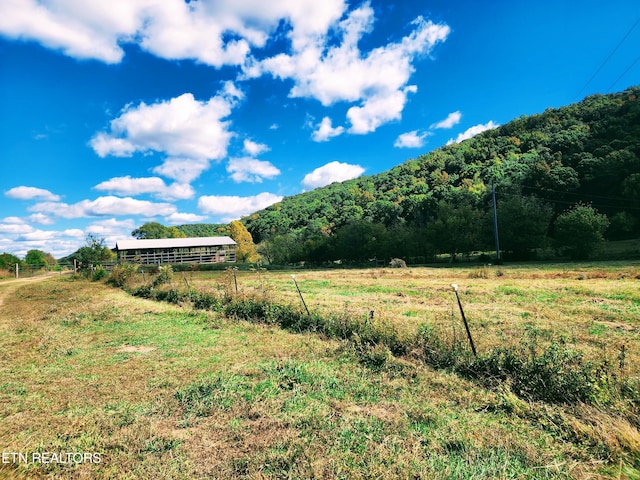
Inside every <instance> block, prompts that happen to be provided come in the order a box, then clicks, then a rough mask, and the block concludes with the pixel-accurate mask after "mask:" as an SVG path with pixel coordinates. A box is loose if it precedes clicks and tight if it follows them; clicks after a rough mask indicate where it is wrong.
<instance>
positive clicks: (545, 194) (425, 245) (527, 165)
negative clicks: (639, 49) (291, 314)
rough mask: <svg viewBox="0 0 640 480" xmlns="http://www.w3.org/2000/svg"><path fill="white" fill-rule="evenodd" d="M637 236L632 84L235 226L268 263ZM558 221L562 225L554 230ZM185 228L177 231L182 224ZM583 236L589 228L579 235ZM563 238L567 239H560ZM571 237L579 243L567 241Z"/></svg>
mask: <svg viewBox="0 0 640 480" xmlns="http://www.w3.org/2000/svg"><path fill="white" fill-rule="evenodd" d="M492 184H493V185H495V190H496V196H497V204H498V224H499V225H500V243H501V245H500V246H501V248H502V249H503V250H504V251H505V252H506V253H508V254H511V255H512V256H519V257H523V256H527V255H531V252H533V250H534V249H536V248H538V247H542V246H545V245H549V243H550V242H551V241H555V242H556V245H557V246H559V247H562V246H564V247H567V248H568V251H569V253H570V254H572V255H574V256H576V257H579V256H589V255H591V254H592V253H593V252H584V251H583V252H580V251H579V249H576V248H574V247H575V245H574V246H573V247H572V246H571V245H569V244H567V243H566V242H565V243H563V241H562V238H569V239H570V238H571V236H574V237H575V236H576V235H578V236H583V237H584V238H587V237H588V236H589V235H590V233H589V232H586V231H583V230H580V229H579V228H578V230H575V229H576V228H577V227H576V225H571V222H569V227H571V228H573V230H571V228H569V231H568V232H567V228H568V227H567V222H566V220H567V218H570V219H573V222H574V223H575V222H578V223H579V222H580V221H582V222H583V223H588V224H589V228H591V230H592V231H593V232H592V233H593V235H595V237H598V236H600V237H599V238H602V234H603V233H604V235H605V236H606V237H607V238H608V239H622V238H634V237H640V232H639V229H638V226H639V225H640V87H634V88H630V89H628V90H626V91H624V92H621V93H616V94H610V95H593V96H590V97H587V98H585V99H584V100H583V101H582V102H579V103H576V104H573V105H569V106H566V107H562V108H559V109H548V110H546V111H545V112H544V113H541V114H538V115H532V116H523V117H520V118H518V119H516V120H513V121H512V122H509V123H508V124H506V125H503V126H501V127H499V128H496V129H493V130H490V131H486V132H484V133H482V134H479V135H477V136H475V137H473V138H471V139H469V140H466V141H463V142H461V143H458V144H451V145H447V146H444V147H442V148H439V149H437V150H434V151H432V152H430V153H427V154H425V155H421V156H420V157H418V158H416V159H412V160H409V161H407V162H405V163H404V164H402V165H399V166H397V167H395V168H393V169H391V170H389V171H387V172H383V173H380V174H377V175H371V176H366V177H360V178H357V179H354V180H350V181H346V182H341V183H334V184H331V185H329V186H326V187H323V188H319V189H316V190H313V191H311V192H306V193H303V194H300V195H296V196H292V197H287V198H284V199H283V200H282V201H281V202H279V203H277V204H275V205H272V206H270V207H268V208H266V209H264V210H261V211H258V212H255V213H254V214H252V215H249V216H247V217H244V218H243V219H242V222H243V223H244V224H245V225H246V227H247V229H248V230H249V232H251V234H252V236H253V239H254V241H255V242H256V243H261V244H262V251H263V254H264V255H265V256H266V257H267V258H268V259H269V260H271V261H273V262H278V263H281V262H290V261H299V260H311V261H323V260H333V259H338V258H344V259H354V260H358V259H365V258H372V257H374V256H377V257H378V258H389V257H391V256H399V257H418V258H424V259H428V258H429V257H430V256H433V254H435V253H440V252H442V253H451V254H452V255H454V256H455V255H456V254H463V253H466V252H469V251H473V250H482V249H489V250H490V249H491V247H492V245H493V233H492V231H493V230H492V229H493V210H492V206H491V186H492ZM558 219H562V220H561V221H560V222H558ZM180 228H182V227H180ZM585 228H586V227H585ZM567 236H568V237H567ZM574 241H575V239H574Z"/></svg>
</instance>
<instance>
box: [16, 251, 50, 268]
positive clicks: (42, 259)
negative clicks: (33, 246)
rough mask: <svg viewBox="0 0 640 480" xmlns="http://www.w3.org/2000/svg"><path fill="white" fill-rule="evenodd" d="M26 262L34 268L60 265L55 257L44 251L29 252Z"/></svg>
mask: <svg viewBox="0 0 640 480" xmlns="http://www.w3.org/2000/svg"><path fill="white" fill-rule="evenodd" d="M24 261H25V262H26V263H27V264H29V265H32V266H34V267H45V266H50V265H56V264H57V263H58V262H57V261H56V259H55V258H53V255H51V254H50V253H47V252H43V251H42V250H29V251H28V252H27V255H26V256H25V258H24Z"/></svg>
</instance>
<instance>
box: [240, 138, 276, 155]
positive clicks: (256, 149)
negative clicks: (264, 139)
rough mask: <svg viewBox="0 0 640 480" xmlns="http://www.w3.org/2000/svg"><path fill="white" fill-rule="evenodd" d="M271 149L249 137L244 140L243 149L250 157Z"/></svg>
mask: <svg viewBox="0 0 640 480" xmlns="http://www.w3.org/2000/svg"><path fill="white" fill-rule="evenodd" d="M269 150H271V149H270V148H269V147H268V146H267V145H265V144H263V143H256V142H253V141H251V140H249V139H245V141H244V151H245V152H246V153H248V154H249V155H250V156H252V157H257V156H258V155H260V154H261V153H264V152H268V151H269Z"/></svg>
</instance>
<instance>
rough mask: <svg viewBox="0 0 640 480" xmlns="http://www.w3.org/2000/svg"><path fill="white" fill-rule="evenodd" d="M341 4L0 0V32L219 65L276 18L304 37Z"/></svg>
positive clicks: (78, 47) (99, 51)
mask: <svg viewBox="0 0 640 480" xmlns="http://www.w3.org/2000/svg"><path fill="white" fill-rule="evenodd" d="M345 9H346V5H345V2H344V0H325V1H323V2H318V1H316V0H277V1H272V2H264V1H260V0H246V1H242V2H238V1H236V0H202V1H199V2H185V1H184V0H163V1H161V2H158V1H156V0H138V1H135V2H132V1H130V0H113V1H110V2H69V1H66V0H48V1H47V2H40V1H37V0H3V2H0V33H2V34H4V35H5V36H7V37H10V38H18V39H24V40H33V41H36V42H39V43H41V44H42V45H44V46H46V47H48V48H52V49H56V50H61V51H62V52H64V53H65V54H66V55H69V56H71V57H74V58H83V59H86V58H91V59H96V60H100V61H102V62H106V63H117V62H120V61H121V60H122V58H123V56H124V50H123V48H122V45H124V44H138V45H139V46H140V48H142V49H143V50H146V51H148V52H151V53H153V54H154V55H156V56H158V57H161V58H167V59H187V58H189V59H194V60H197V61H198V62H200V63H204V64H207V65H211V66H215V67H221V66H223V65H241V64H243V63H244V62H245V61H246V58H247V55H248V54H249V52H250V50H251V48H262V47H264V46H265V44H266V42H267V40H268V38H269V35H270V34H271V33H272V32H273V31H274V30H275V29H276V28H277V27H278V25H279V24H280V22H281V20H285V21H286V23H287V24H288V25H289V26H290V30H289V33H288V35H289V37H290V39H291V41H292V42H293V44H295V45H304V44H305V43H307V42H308V41H309V40H308V38H310V37H314V36H316V35H319V34H321V33H323V32H325V31H326V30H327V29H328V28H329V25H331V24H332V23H333V22H334V21H336V19H338V18H340V16H341V15H342V13H343V12H344V10H345Z"/></svg>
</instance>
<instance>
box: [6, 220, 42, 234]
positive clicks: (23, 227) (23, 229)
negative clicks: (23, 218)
mask: <svg viewBox="0 0 640 480" xmlns="http://www.w3.org/2000/svg"><path fill="white" fill-rule="evenodd" d="M34 230H35V229H34V228H33V227H32V226H31V225H28V224H26V223H0V233H3V234H11V235H17V234H23V233H29V232H33V231H34Z"/></svg>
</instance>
